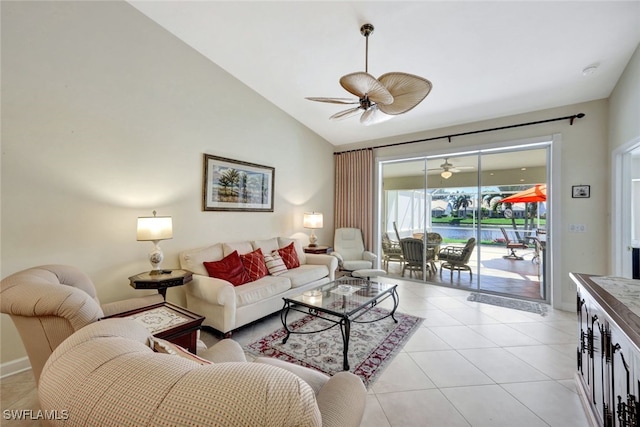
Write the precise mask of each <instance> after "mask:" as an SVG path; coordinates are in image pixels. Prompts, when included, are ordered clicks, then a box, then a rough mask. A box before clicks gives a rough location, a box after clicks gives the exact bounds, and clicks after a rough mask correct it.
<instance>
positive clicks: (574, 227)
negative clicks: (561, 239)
mask: <svg viewBox="0 0 640 427" xmlns="http://www.w3.org/2000/svg"><path fill="white" fill-rule="evenodd" d="M586 231H587V226H586V224H569V232H570V233H585V232H586Z"/></svg>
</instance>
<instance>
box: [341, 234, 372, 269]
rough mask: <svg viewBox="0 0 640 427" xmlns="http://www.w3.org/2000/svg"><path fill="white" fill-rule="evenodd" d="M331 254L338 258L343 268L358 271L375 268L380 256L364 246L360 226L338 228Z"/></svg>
mask: <svg viewBox="0 0 640 427" xmlns="http://www.w3.org/2000/svg"><path fill="white" fill-rule="evenodd" d="M333 250H334V251H333V252H332V253H331V255H333V256H335V257H336V258H338V265H339V267H340V269H341V270H346V271H356V270H364V269H368V268H373V263H374V262H375V260H376V259H377V258H378V257H377V256H376V254H374V253H373V252H369V251H367V250H365V248H364V241H363V240H362V231H360V229H359V228H338V229H336V232H335V236H334V239H333Z"/></svg>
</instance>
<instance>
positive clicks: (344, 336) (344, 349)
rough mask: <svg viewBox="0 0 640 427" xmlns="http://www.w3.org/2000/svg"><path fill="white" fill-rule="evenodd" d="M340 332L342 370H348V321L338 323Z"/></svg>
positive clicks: (349, 325) (343, 320)
mask: <svg viewBox="0 0 640 427" xmlns="http://www.w3.org/2000/svg"><path fill="white" fill-rule="evenodd" d="M340 331H341V332H342V368H343V369H344V370H345V371H348V370H349V358H348V357H347V355H348V354H349V335H350V334H351V322H350V321H349V319H346V318H344V319H342V321H341V322H340Z"/></svg>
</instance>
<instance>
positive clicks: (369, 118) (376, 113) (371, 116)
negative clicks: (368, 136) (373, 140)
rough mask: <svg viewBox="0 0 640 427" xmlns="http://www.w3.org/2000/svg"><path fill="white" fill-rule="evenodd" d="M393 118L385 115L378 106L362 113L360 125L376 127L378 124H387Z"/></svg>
mask: <svg viewBox="0 0 640 427" xmlns="http://www.w3.org/2000/svg"><path fill="white" fill-rule="evenodd" d="M392 118H393V116H390V115H388V114H385V113H383V112H382V111H380V110H379V109H378V106H377V105H374V106H372V107H371V108H369V109H368V110H367V111H365V112H364V113H362V116H361V117H360V123H362V124H363V125H365V126H369V125H375V124H377V123H382V122H385V121H387V120H389V119H392Z"/></svg>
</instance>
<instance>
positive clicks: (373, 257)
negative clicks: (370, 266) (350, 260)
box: [362, 251, 378, 262]
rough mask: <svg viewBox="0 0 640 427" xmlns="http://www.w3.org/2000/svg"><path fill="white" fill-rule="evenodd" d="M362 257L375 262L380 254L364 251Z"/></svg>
mask: <svg viewBox="0 0 640 427" xmlns="http://www.w3.org/2000/svg"><path fill="white" fill-rule="evenodd" d="M362 259H364V260H366V261H371V262H373V261H375V260H377V259H378V255H376V254H374V253H373V252H369V251H364V252H363V253H362Z"/></svg>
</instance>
